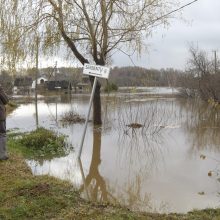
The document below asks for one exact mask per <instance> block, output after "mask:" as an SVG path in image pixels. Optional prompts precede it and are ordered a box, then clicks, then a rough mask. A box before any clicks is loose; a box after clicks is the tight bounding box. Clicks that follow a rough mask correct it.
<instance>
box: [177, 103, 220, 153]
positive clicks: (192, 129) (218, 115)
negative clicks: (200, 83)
mask: <svg viewBox="0 0 220 220" xmlns="http://www.w3.org/2000/svg"><path fill="white" fill-rule="evenodd" d="M181 107H182V108H183V109H184V110H185V117H186V121H185V132H186V133H187V134H188V136H189V139H190V142H192V147H191V150H192V151H198V150H200V151H201V150H214V151H218V152H219V151H220V147H219V145H220V136H219V132H220V111H219V109H218V108H215V107H213V106H211V105H209V104H207V103H205V102H201V101H199V100H197V101H195V100H194V101H193V102H192V101H188V102H181Z"/></svg>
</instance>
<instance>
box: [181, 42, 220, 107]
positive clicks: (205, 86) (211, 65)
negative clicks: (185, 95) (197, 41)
mask: <svg viewBox="0 0 220 220" xmlns="http://www.w3.org/2000/svg"><path fill="white" fill-rule="evenodd" d="M189 52H190V59H189V61H188V65H187V69H186V75H185V76H184V77H182V78H181V81H182V86H183V87H184V88H187V89H189V90H190V94H192V91H196V92H197V94H198V95H199V96H200V97H201V98H202V99H203V100H206V101H209V100H213V101H214V102H217V103H220V88H219V82H220V75H219V73H218V71H217V70H218V65H217V64H218V63H219V61H218V60H216V61H215V62H213V60H212V59H211V58H209V57H208V54H207V52H206V51H203V50H200V49H199V48H198V47H193V46H190V48H189ZM193 93H194V92H193Z"/></svg>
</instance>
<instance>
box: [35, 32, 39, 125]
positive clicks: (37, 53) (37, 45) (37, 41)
mask: <svg viewBox="0 0 220 220" xmlns="http://www.w3.org/2000/svg"><path fill="white" fill-rule="evenodd" d="M38 63H39V37H38V36H37V38H36V73H35V113H36V114H35V116H36V128H38V127H39V119H38V105H37V104H38V103H37V102H38V97H37V92H38V91H37V90H38V86H37V80H38Z"/></svg>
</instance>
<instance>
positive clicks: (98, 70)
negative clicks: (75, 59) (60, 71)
mask: <svg viewBox="0 0 220 220" xmlns="http://www.w3.org/2000/svg"><path fill="white" fill-rule="evenodd" d="M109 73H110V68H109V67H106V66H99V65H91V64H88V63H85V64H84V68H83V74H86V75H92V76H97V77H101V78H105V79H108V76H109Z"/></svg>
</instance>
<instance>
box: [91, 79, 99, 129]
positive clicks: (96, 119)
mask: <svg viewBox="0 0 220 220" xmlns="http://www.w3.org/2000/svg"><path fill="white" fill-rule="evenodd" d="M94 79H95V77H94V76H89V80H90V83H91V85H92V86H93V82H94ZM100 89H101V84H100V82H99V81H98V80H97V84H96V88H95V94H94V99H93V124H94V125H101V124H102V107H101V96H100Z"/></svg>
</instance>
